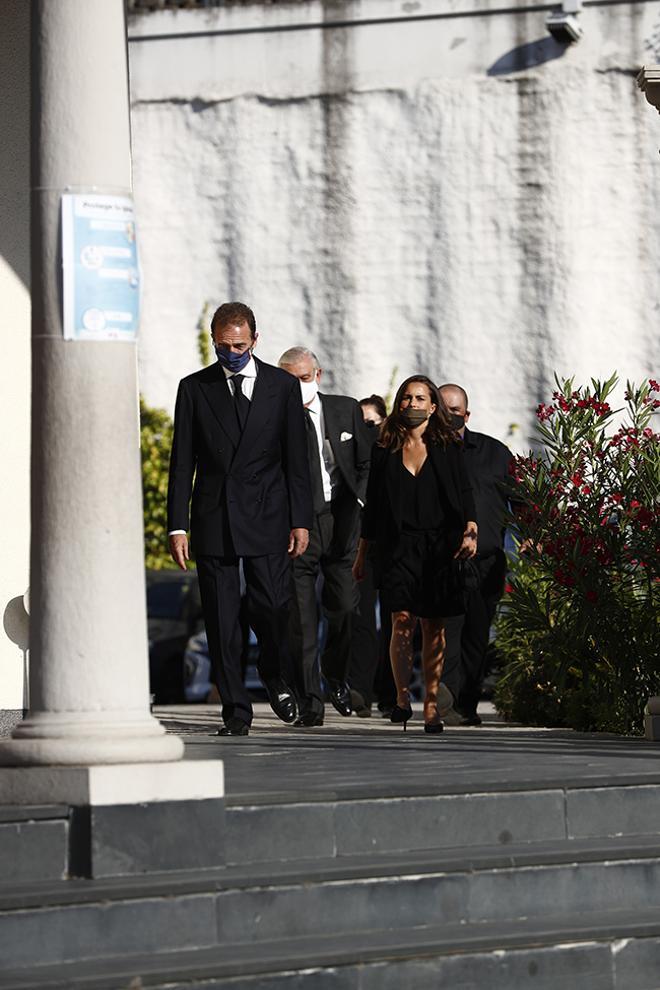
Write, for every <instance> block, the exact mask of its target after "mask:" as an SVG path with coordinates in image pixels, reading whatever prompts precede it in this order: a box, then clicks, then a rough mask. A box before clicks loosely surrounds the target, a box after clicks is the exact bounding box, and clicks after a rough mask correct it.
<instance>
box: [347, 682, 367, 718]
mask: <svg viewBox="0 0 660 990" xmlns="http://www.w3.org/2000/svg"><path fill="white" fill-rule="evenodd" d="M350 695H351V708H352V709H353V711H354V712H355V714H356V715H357V717H358V718H371V705H368V704H367V703H366V701H365V700H364V697H363V695H362V694H360V692H359V691H356V690H355V688H351V689H350Z"/></svg>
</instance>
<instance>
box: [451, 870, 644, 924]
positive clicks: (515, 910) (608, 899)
mask: <svg viewBox="0 0 660 990" xmlns="http://www.w3.org/2000/svg"><path fill="white" fill-rule="evenodd" d="M656 905H657V906H659V907H660V862H658V860H643V861H630V862H621V863H580V864H576V865H567V866H539V867H529V868H522V867H518V868H517V869H511V870H492V871H490V870H489V871H484V872H481V873H475V874H473V875H472V877H471V878H470V886H469V907H468V910H469V914H468V917H469V920H470V921H492V920H497V919H498V918H510V919H513V918H542V917H543V916H544V915H547V914H556V913H557V912H558V911H566V912H571V913H578V912H585V913H588V912H590V911H607V910H612V909H618V910H622V911H624V910H635V909H639V910H642V909H646V908H649V907H651V906H656Z"/></svg>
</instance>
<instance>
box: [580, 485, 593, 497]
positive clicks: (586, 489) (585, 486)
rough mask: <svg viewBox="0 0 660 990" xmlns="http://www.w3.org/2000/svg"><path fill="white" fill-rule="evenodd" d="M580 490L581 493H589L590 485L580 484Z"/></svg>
mask: <svg viewBox="0 0 660 990" xmlns="http://www.w3.org/2000/svg"><path fill="white" fill-rule="evenodd" d="M580 491H581V492H582V494H583V495H589V494H590V493H591V485H582V488H581V489H580Z"/></svg>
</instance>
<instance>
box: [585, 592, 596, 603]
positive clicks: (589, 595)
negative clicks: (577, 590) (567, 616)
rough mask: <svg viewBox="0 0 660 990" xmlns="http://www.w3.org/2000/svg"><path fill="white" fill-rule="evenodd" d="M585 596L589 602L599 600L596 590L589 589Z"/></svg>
mask: <svg viewBox="0 0 660 990" xmlns="http://www.w3.org/2000/svg"><path fill="white" fill-rule="evenodd" d="M584 597H585V598H586V599H587V601H588V602H592V603H594V602H597V601H598V595H597V594H596V592H595V591H588V592H587V593H586V595H585V596H584Z"/></svg>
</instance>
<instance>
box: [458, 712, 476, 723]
mask: <svg viewBox="0 0 660 990" xmlns="http://www.w3.org/2000/svg"><path fill="white" fill-rule="evenodd" d="M459 724H460V725H463V726H468V725H481V716H480V715H477V713H476V712H474V714H473V715H464V716H463V718H462V719H461V721H460V723H459Z"/></svg>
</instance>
